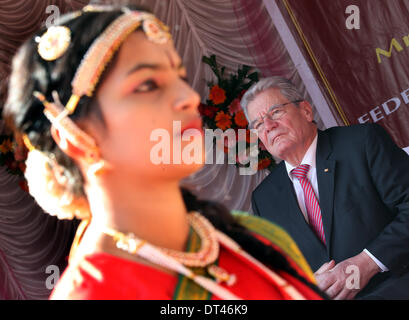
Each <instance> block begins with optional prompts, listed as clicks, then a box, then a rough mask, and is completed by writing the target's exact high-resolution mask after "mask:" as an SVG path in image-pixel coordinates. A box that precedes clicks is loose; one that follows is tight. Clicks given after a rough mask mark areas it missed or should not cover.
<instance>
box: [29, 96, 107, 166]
mask: <svg viewBox="0 0 409 320" xmlns="http://www.w3.org/2000/svg"><path fill="white" fill-rule="evenodd" d="M33 95H34V96H35V97H36V98H37V99H38V100H40V101H41V103H42V104H43V105H44V114H45V116H46V117H47V118H48V120H49V121H50V122H51V124H52V126H53V127H54V128H56V129H58V130H59V132H60V134H61V136H62V137H64V138H66V139H68V140H69V141H70V143H72V144H73V145H74V146H76V147H77V148H79V149H80V150H84V152H85V159H86V160H87V161H88V162H89V163H94V162H96V161H98V160H99V152H98V147H97V145H96V142H95V140H94V139H93V138H92V137H91V136H90V135H88V134H87V133H85V132H84V131H83V130H81V129H80V128H79V127H78V126H77V125H76V124H75V122H74V121H72V120H71V119H70V118H69V117H68V111H67V110H66V108H64V106H63V105H62V104H61V102H60V100H59V98H58V94H57V92H56V91H53V98H54V101H55V102H48V101H47V100H46V98H45V97H44V95H43V94H42V93H40V92H38V91H34V93H33Z"/></svg>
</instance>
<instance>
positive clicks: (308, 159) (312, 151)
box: [284, 134, 318, 179]
mask: <svg viewBox="0 0 409 320" xmlns="http://www.w3.org/2000/svg"><path fill="white" fill-rule="evenodd" d="M317 138H318V134H316V135H315V138H314V140H313V141H312V143H311V144H310V146H309V148H308V150H307V152H306V153H305V155H304V158H303V159H302V161H301V164H308V165H309V166H310V167H311V168H315V167H316V164H315V161H316V159H315V155H316V153H317V140H318V139H317ZM284 163H285V167H286V169H287V173H288V176H289V177H290V179H292V174H291V170H293V169H294V168H295V167H293V166H292V165H291V164H289V163H288V162H287V161H284Z"/></svg>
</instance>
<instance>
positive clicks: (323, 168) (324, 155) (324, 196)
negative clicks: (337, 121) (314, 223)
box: [316, 130, 336, 257]
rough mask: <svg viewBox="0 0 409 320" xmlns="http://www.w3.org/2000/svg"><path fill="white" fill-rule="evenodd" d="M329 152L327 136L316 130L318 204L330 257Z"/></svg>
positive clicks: (331, 180)
mask: <svg viewBox="0 0 409 320" xmlns="http://www.w3.org/2000/svg"><path fill="white" fill-rule="evenodd" d="M331 152H332V146H331V142H330V139H329V137H328V135H327V134H326V133H325V132H324V131H320V130H318V142H317V153H316V163H317V181H318V190H319V198H320V200H319V204H320V208H321V215H322V222H323V225H324V233H325V241H326V244H327V252H328V255H329V256H330V257H331V254H330V250H331V240H332V239H331V234H332V218H333V213H334V212H333V211H334V210H333V207H334V178H335V164H336V162H335V161H334V160H328V157H329V156H330V154H331Z"/></svg>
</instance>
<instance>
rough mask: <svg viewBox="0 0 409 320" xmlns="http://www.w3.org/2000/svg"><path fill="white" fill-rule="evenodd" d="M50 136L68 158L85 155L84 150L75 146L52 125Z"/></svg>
mask: <svg viewBox="0 0 409 320" xmlns="http://www.w3.org/2000/svg"><path fill="white" fill-rule="evenodd" d="M51 136H52V137H53V139H54V141H55V142H56V143H57V145H58V147H59V148H60V149H61V150H62V151H63V152H64V153H65V154H66V155H68V156H69V157H70V158H73V159H74V160H81V159H83V158H84V156H85V151H84V150H82V149H80V148H78V147H76V146H75V145H74V144H73V143H72V142H71V141H70V140H69V139H68V138H67V137H66V136H65V135H64V134H63V133H61V132H60V130H58V129H57V128H55V127H54V126H51Z"/></svg>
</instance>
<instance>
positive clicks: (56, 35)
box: [36, 26, 71, 61]
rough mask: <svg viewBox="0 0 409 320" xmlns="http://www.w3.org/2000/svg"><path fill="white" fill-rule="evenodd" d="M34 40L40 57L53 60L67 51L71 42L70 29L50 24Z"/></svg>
mask: <svg viewBox="0 0 409 320" xmlns="http://www.w3.org/2000/svg"><path fill="white" fill-rule="evenodd" d="M36 41H37V42H38V54H39V55H40V56H41V58H43V59H44V60H47V61H54V60H56V59H58V58H60V57H61V56H62V55H63V54H64V53H65V52H66V51H67V49H68V47H69V45H70V43H71V31H70V29H68V28H67V27H64V26H52V27H50V28H48V29H47V31H46V32H45V33H44V34H43V35H42V36H41V37H40V38H38V37H37V38H36Z"/></svg>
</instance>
